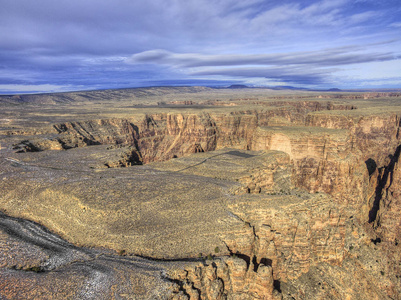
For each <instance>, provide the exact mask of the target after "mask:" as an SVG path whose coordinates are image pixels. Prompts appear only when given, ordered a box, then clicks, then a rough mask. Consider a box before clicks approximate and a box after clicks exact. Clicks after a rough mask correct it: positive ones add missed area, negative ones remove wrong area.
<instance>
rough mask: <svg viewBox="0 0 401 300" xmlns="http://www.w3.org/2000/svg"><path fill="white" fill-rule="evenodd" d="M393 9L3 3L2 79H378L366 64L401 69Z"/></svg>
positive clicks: (90, 84)
mask: <svg viewBox="0 0 401 300" xmlns="http://www.w3.org/2000/svg"><path fill="white" fill-rule="evenodd" d="M400 16H401V13H400V7H399V2H398V0H386V1H370V0H369V1H360V0H347V1H346V0H314V1H306V0H282V1H280V2H278V1H265V0H243V1H234V0H219V1H212V0H185V1H184V0H171V1H164V0H163V1H162V0H152V1H131V0H117V1H108V0H96V1H95V0H80V1H78V0H69V1H65V0H60V1H53V0H38V1H30V0H18V1H15V0H3V1H2V9H1V10H0V71H1V72H0V84H5V85H7V84H8V85H10V84H18V85H19V86H21V85H38V86H41V85H46V84H49V85H54V86H63V87H64V86H70V87H71V89H74V88H75V87H76V88H78V87H80V88H82V87H85V88H108V87H130V86H141V85H144V84H146V85H151V84H152V82H154V83H155V84H156V83H157V84H160V83H163V82H166V84H174V81H176V82H177V83H178V82H189V83H190V82H192V83H193V84H196V83H202V82H208V83H210V85H213V82H215V83H216V84H217V85H220V84H229V83H230V82H233V81H235V82H237V81H241V82H244V83H247V82H251V81H254V80H255V79H257V78H259V79H260V80H259V81H258V82H259V83H262V84H263V80H262V79H266V84H270V81H269V80H273V81H275V82H277V83H279V82H280V81H281V83H282V84H287V83H296V84H300V85H301V84H308V85H309V86H311V87H312V86H313V87H320V86H329V85H332V84H337V85H338V86H339V87H348V86H347V85H348V83H349V82H350V81H349V78H346V77H347V71H348V70H350V72H351V73H352V74H355V70H359V73H357V76H356V77H357V78H359V79H360V80H361V81H353V82H354V84H356V85H358V82H360V83H361V84H363V82H367V81H368V80H376V82H381V81H382V80H381V79H382V76H381V75H375V74H374V73H375V72H373V73H372V72H369V73H367V72H366V71H367V70H368V69H370V68H369V65H370V64H373V63H374V64H377V63H384V62H389V61H392V62H393V64H396V65H397V66H399V67H400V68H399V69H401V65H400V60H399V57H400V49H401V41H400V37H399V27H400V26H399V24H401V17H400ZM388 41H391V42H388ZM159 49H163V50H159ZM382 66H383V68H385V67H386V66H387V65H386V64H383V65H382ZM280 72H281V75H280ZM344 72H345V73H344ZM351 73H350V74H351ZM339 74H341V76H343V79H341V78H340V77H339ZM344 74H345V75H344ZM387 75H388V76H387V77H388V78H390V77H391V78H393V80H392V82H400V84H401V79H397V78H399V77H400V75H399V73H398V74H396V73H394V71H392V70H390V69H389V74H387ZM302 76H304V78H302ZM394 78H395V79H394ZM363 80H365V81H363ZM397 80H399V81H397ZM392 84H393V83H392ZM356 87H358V86H356ZM378 87H380V86H379V85H378ZM16 91H17V90H16ZM0 92H2V90H1V89H0ZM3 92H4V90H3Z"/></svg>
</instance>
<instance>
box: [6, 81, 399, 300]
mask: <svg viewBox="0 0 401 300" xmlns="http://www.w3.org/2000/svg"><path fill="white" fill-rule="evenodd" d="M280 93H282V92H272V91H268V90H261V89H252V90H247V91H226V90H216V91H215V90H211V89H199V88H186V89H182V90H180V88H174V89H168V88H151V89H138V90H134V91H109V92H108V91H102V92H88V93H87V94H85V93H66V94H60V95H47V96H45V97H44V98H40V97H39V98H38V96H20V97H19V98H18V97H11V98H10V97H9V98H7V97H6V98H4V97H3V98H4V99H3V98H1V97H0V103H1V105H2V110H1V111H0V119H1V120H7V121H4V122H1V123H0V126H2V127H1V128H0V142H1V148H0V154H1V155H0V190H1V193H0V209H1V210H2V211H3V212H4V213H5V214H1V215H0V229H1V231H0V232H1V234H0V252H1V255H0V257H1V258H0V295H1V297H4V298H24V299H50V298H56V299H71V298H77V299H81V298H83V299H85V298H91V297H92V298H93V297H96V298H99V295H102V297H104V298H103V299H121V298H123V299H124V298H128V299H129V298H134V299H135V298H138V299H169V298H170V299H378V298H383V299H397V298H399V297H400V295H401V283H400V278H401V277H400V276H401V274H400V269H399V259H400V251H399V249H398V247H399V246H398V243H399V241H400V239H401V237H400V230H399V227H400V226H401V225H400V224H399V223H400V222H399V218H398V216H399V212H400V208H399V207H400V205H401V204H400V203H399V202H400V201H399V199H398V198H400V197H399V195H398V194H399V193H398V189H399V181H400V178H401V175H400V168H399V166H398V158H399V145H400V136H399V126H400V116H401V107H400V106H399V103H398V101H396V100H397V99H396V98H397V95H398V94H394V95H393V94H383V95H381V94H380V95H379V94H378V95H374V96H372V95H370V96H369V95H368V96H366V95H364V94H352V93H343V94H339V95H336V94H327V95H321V94H319V95H317V94H313V93H311V92H302V93H299V94H298V95H296V94H288V95H283V94H280ZM107 97H109V98H107ZM110 97H115V99H118V100H119V102H118V103H117V102H116V101H109V100H108V99H111V98H110ZM372 97H373V98H372ZM377 97H379V98H377ZM380 97H381V98H380ZM24 99H25V100H24ZM23 101H29V102H30V104H29V105H26V104H23ZM41 103H42V104H41ZM43 103H58V104H57V105H52V104H46V105H44V104H43ZM15 106H18V110H16V109H15ZM140 164H144V165H140ZM121 167H124V168H121ZM27 220H31V221H35V222H37V223H39V224H41V225H44V226H45V227H46V228H48V229H49V230H50V231H47V230H46V229H45V228H44V227H41V226H39V225H38V224H37V223H33V222H30V221H27ZM55 234H57V235H55ZM99 247H100V248H99ZM138 255H139V256H143V257H146V258H140V257H138ZM207 256H209V259H207V260H205V257H207ZM154 259H157V261H155V260H154ZM171 259H173V260H174V261H170V262H166V261H165V260H171ZM371 282H375V285H376V286H377V287H378V288H377V289H374V288H372V287H371Z"/></svg>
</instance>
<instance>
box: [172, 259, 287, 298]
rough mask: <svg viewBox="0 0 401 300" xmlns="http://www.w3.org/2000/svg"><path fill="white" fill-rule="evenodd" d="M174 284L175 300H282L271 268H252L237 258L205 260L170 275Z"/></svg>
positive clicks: (259, 265)
mask: <svg viewBox="0 0 401 300" xmlns="http://www.w3.org/2000/svg"><path fill="white" fill-rule="evenodd" d="M169 276H170V277H171V278H173V279H174V280H175V282H177V285H176V287H175V295H174V296H173V297H172V298H171V299H173V300H176V299H188V300H189V299H250V300H251V299H266V300H279V299H282V295H281V294H280V292H279V291H278V290H277V289H275V287H274V279H273V271H272V267H271V266H266V265H264V264H262V263H260V264H258V265H255V266H253V265H252V266H251V265H250V264H249V263H247V262H246V261H245V260H243V259H241V258H239V257H224V258H220V259H214V260H212V259H210V260H206V262H205V264H197V265H191V266H188V267H186V268H184V269H181V270H175V271H174V272H172V274H170V275H169Z"/></svg>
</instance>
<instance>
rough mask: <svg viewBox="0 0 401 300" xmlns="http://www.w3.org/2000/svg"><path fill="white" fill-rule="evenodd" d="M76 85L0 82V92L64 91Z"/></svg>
mask: <svg viewBox="0 0 401 300" xmlns="http://www.w3.org/2000/svg"><path fill="white" fill-rule="evenodd" d="M74 88H76V87H73V86H71V85H54V84H36V85H35V84H32V85H29V84H0V92H1V93H3V94H4V93H14V92H18V93H36V92H41V93H42V92H43V93H50V92H65V91H70V90H73V89H74Z"/></svg>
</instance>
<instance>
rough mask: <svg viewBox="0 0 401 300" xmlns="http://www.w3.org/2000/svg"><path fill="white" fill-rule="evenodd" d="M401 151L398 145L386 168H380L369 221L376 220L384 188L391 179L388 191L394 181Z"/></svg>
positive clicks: (400, 146)
mask: <svg viewBox="0 0 401 300" xmlns="http://www.w3.org/2000/svg"><path fill="white" fill-rule="evenodd" d="M400 151H401V145H399V146H398V147H397V149H396V150H395V152H394V155H391V156H390V163H389V164H388V165H387V166H386V167H385V168H384V169H379V175H378V178H377V186H376V191H375V200H374V202H373V206H372V208H371V210H370V211H369V223H373V222H374V221H376V218H377V213H378V211H379V209H380V202H381V200H382V198H383V194H384V189H385V187H386V184H387V182H388V180H389V179H390V183H389V185H388V187H387V188H386V192H387V191H388V188H389V187H390V186H391V184H392V183H393V172H394V167H395V164H396V162H397V161H398V159H399V157H400Z"/></svg>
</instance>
